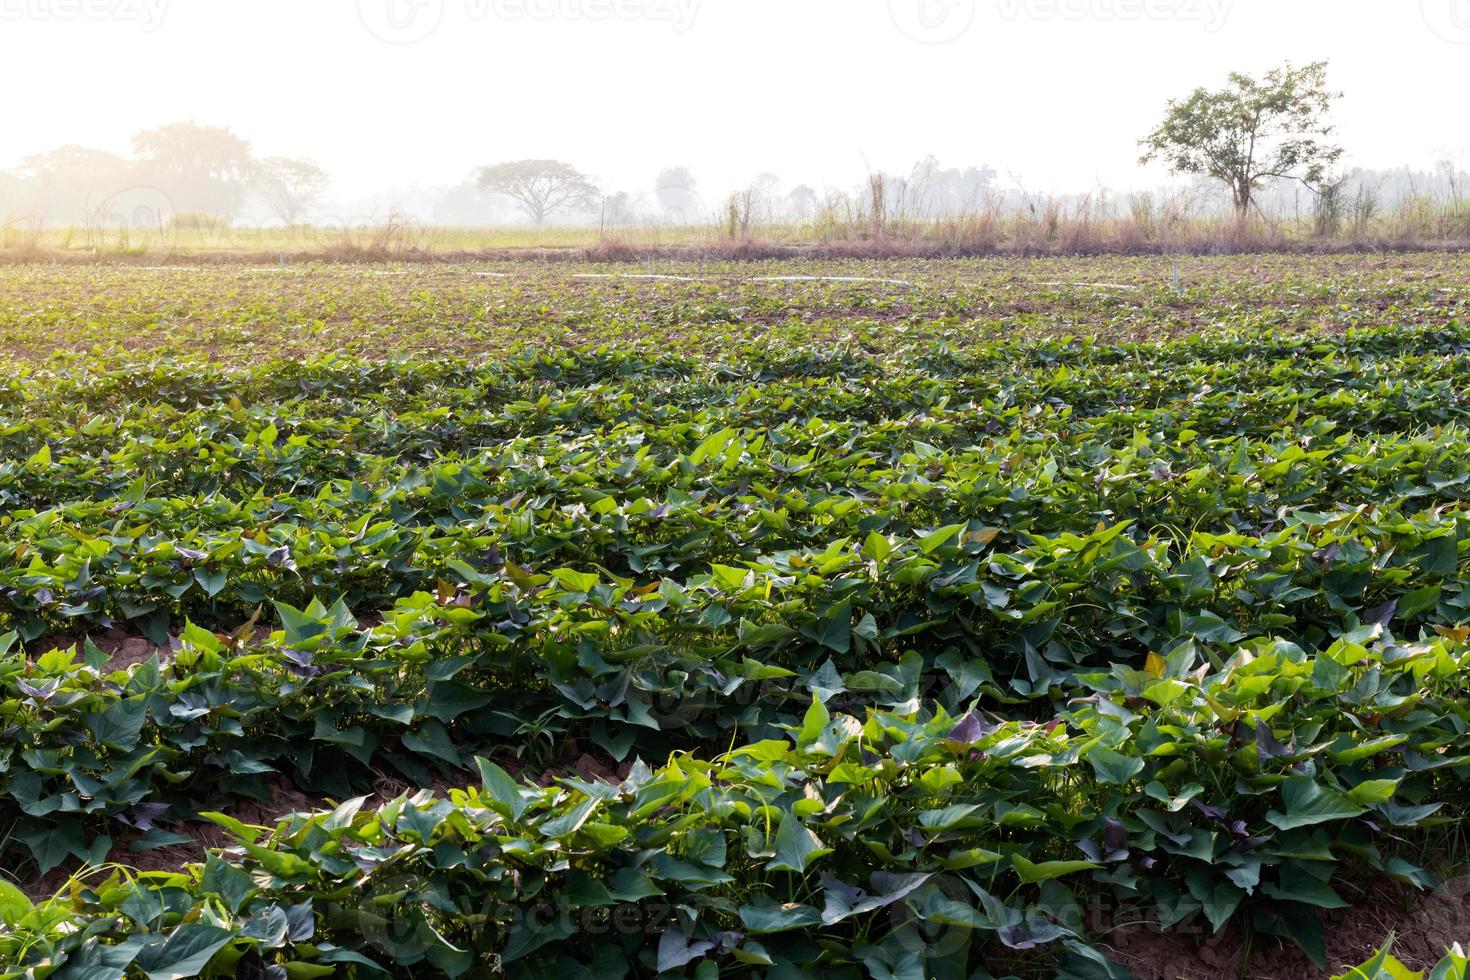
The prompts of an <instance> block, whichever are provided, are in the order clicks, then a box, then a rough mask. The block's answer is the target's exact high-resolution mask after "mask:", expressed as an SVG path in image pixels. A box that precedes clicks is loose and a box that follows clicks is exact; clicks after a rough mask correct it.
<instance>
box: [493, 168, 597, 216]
mask: <svg viewBox="0 0 1470 980" xmlns="http://www.w3.org/2000/svg"><path fill="white" fill-rule="evenodd" d="M475 182H476V184H477V186H478V187H479V188H480V190H482V191H484V192H486V193H490V194H504V195H505V196H506V197H509V198H510V199H511V200H513V201H515V202H516V203H517V204H518V205H519V206H520V208H521V210H522V211H524V212H525V213H526V216H527V217H528V218H530V219H531V221H532V222H534V223H535V224H536V225H538V226H539V225H543V224H545V223H546V219H547V218H549V217H551V216H552V215H555V214H563V213H567V212H575V211H585V210H588V209H591V208H593V207H595V206H596V205H597V203H598V194H597V187H596V186H595V185H594V184H593V183H592V180H591V178H590V177H588V176H587V175H586V174H584V173H582V172H581V171H580V170H578V169H577V168H576V167H574V166H572V165H571V164H569V163H563V162H561V161H560V160H512V161H509V162H507V163H497V164H494V165H491V166H488V167H481V168H480V170H479V172H478V175H477V177H476V181H475Z"/></svg>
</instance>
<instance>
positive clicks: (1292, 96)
mask: <svg viewBox="0 0 1470 980" xmlns="http://www.w3.org/2000/svg"><path fill="white" fill-rule="evenodd" d="M1339 98H1341V93H1340V92H1332V91H1329V90H1328V88H1327V62H1325V61H1316V62H1313V63H1311V64H1309V65H1305V66H1303V67H1301V68H1293V67H1292V66H1291V64H1290V63H1289V62H1288V63H1287V64H1286V65H1285V66H1284V67H1281V68H1276V69H1273V70H1271V71H1269V72H1267V73H1266V75H1265V77H1264V78H1261V79H1256V78H1253V77H1251V76H1249V75H1244V74H1241V73H1239V72H1232V73H1231V74H1230V77H1229V84H1228V85H1227V86H1226V87H1224V88H1221V89H1216V90H1210V89H1207V88H1203V87H1201V88H1198V89H1195V91H1194V92H1193V93H1192V94H1191V95H1190V96H1189V97H1188V98H1186V99H1184V100H1182V101H1178V100H1171V101H1170V102H1169V103H1168V108H1167V111H1166V112H1165V115H1164V121H1163V122H1162V123H1160V125H1159V127H1158V128H1157V129H1155V130H1154V131H1153V132H1152V133H1150V134H1149V135H1148V136H1146V137H1144V138H1143V139H1142V140H1141V141H1140V145H1141V146H1142V147H1143V148H1144V154H1143V156H1142V158H1141V160H1140V162H1141V163H1145V164H1147V163H1152V162H1153V161H1155V160H1159V161H1162V162H1163V163H1164V164H1166V165H1167V166H1168V167H1169V169H1170V170H1171V171H1172V172H1174V173H1179V174H1199V175H1204V176H1208V177H1213V178H1215V179H1216V180H1219V181H1222V182H1223V183H1225V184H1226V185H1227V186H1228V187H1229V188H1230V195H1231V199H1232V201H1233V203H1234V205H1235V213H1236V214H1237V215H1238V216H1240V217H1242V218H1243V217H1244V216H1245V214H1246V213H1247V212H1248V211H1249V210H1250V208H1251V205H1252V204H1253V203H1255V192H1256V188H1257V187H1258V186H1260V185H1261V183H1263V182H1264V181H1267V180H1271V179H1290V180H1299V181H1301V182H1302V183H1303V184H1305V185H1306V186H1307V187H1308V188H1310V189H1313V190H1315V189H1316V188H1317V187H1318V186H1320V185H1321V184H1322V182H1323V181H1324V179H1325V178H1326V177H1327V174H1328V172H1329V171H1330V170H1331V168H1332V166H1333V165H1334V164H1335V163H1336V162H1337V161H1338V159H1339V158H1340V157H1341V156H1342V152H1343V151H1342V148H1341V147H1339V146H1335V145H1333V144H1331V143H1330V142H1328V137H1330V136H1331V135H1332V133H1333V127H1332V126H1331V125H1330V124H1329V123H1328V122H1327V119H1326V117H1327V113H1328V112H1329V110H1330V109H1331V108H1332V103H1333V102H1334V101H1336V100H1337V99H1339Z"/></svg>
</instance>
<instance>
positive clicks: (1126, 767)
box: [1087, 745, 1143, 786]
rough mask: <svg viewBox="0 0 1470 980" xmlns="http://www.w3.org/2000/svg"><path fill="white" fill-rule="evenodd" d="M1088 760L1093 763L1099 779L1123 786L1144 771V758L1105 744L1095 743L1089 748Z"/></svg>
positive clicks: (1102, 781) (1106, 782) (1093, 768)
mask: <svg viewBox="0 0 1470 980" xmlns="http://www.w3.org/2000/svg"><path fill="white" fill-rule="evenodd" d="M1087 761H1088V762H1090V763H1092V770H1093V772H1095V773H1097V778H1098V781H1099V782H1101V783H1104V784H1107V785H1112V786H1122V785H1123V784H1125V783H1127V782H1129V781H1130V780H1132V779H1133V777H1134V776H1137V775H1138V774H1139V773H1141V772H1143V760H1142V759H1140V758H1138V757H1136V756H1127V755H1122V754H1121V753H1118V752H1114V751H1113V750H1112V749H1110V748H1107V747H1106V746H1103V745H1094V746H1093V747H1092V748H1090V749H1088V750H1087Z"/></svg>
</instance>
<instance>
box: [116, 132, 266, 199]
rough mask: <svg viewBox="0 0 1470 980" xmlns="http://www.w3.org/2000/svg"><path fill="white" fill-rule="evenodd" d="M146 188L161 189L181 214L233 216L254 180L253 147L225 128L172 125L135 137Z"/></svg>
mask: <svg viewBox="0 0 1470 980" xmlns="http://www.w3.org/2000/svg"><path fill="white" fill-rule="evenodd" d="M133 151H134V152H135V153H136V154H137V155H138V159H139V167H140V169H141V172H142V174H143V176H144V180H143V181H142V182H143V183H147V184H151V185H153V186H156V187H158V188H159V189H161V190H162V191H163V192H164V193H166V194H167V195H168V196H169V198H170V199H171V200H172V201H173V202H174V205H175V206H176V207H177V208H178V210H179V211H199V212H204V213H206V214H210V215H223V216H229V215H233V214H234V213H235V212H237V211H238V210H239V209H240V205H241V204H243V203H244V201H245V194H246V192H247V191H248V190H249V188H250V182H251V180H252V178H253V177H254V176H255V167H254V162H253V160H252V159H251V156H250V144H249V143H247V142H245V141H244V140H243V139H241V138H240V137H238V136H236V135H235V134H234V133H232V132H230V131H229V130H228V129H225V128H224V127H223V126H200V125H198V124H197V123H192V122H187V123H172V124H170V125H167V126H160V127H158V128H157V129H145V130H143V131H142V132H140V133H137V134H135V135H134V136H133Z"/></svg>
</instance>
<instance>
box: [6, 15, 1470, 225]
mask: <svg viewBox="0 0 1470 980" xmlns="http://www.w3.org/2000/svg"><path fill="white" fill-rule="evenodd" d="M390 15H393V16H394V18H395V19H392V20H390ZM395 25H397V26H396V27H395ZM374 30H376V31H377V32H378V33H379V34H386V35H389V36H391V37H393V38H395V39H396V40H397V41H399V42H402V43H390V42H388V41H384V40H382V39H381V38H380V37H379V36H376V35H375V33H374ZM419 35H423V36H422V37H419ZM415 38H417V40H415ZM1288 58H1290V59H1292V60H1294V61H1296V62H1298V63H1301V62H1306V61H1310V60H1313V59H1318V58H1328V59H1330V61H1331V63H1332V70H1331V76H1330V77H1331V81H1332V83H1333V85H1334V86H1335V87H1337V88H1340V89H1342V90H1343V91H1344V92H1345V93H1346V98H1345V99H1344V100H1343V101H1342V103H1341V105H1340V107H1339V109H1338V112H1337V116H1336V118H1337V120H1338V123H1339V125H1340V137H1341V140H1342V142H1343V144H1344V145H1345V146H1346V147H1347V148H1348V153H1349V160H1350V161H1351V163H1353V164H1356V165H1363V166H1385V167H1386V166H1395V165H1399V164H1405V163H1407V164H1413V165H1418V166H1428V165H1429V164H1431V163H1432V162H1433V161H1434V160H1436V159H1438V158H1440V157H1442V156H1445V155H1450V156H1454V157H1456V158H1457V159H1458V158H1462V157H1463V156H1464V155H1465V149H1466V147H1467V146H1470V114H1467V113H1466V112H1465V110H1464V105H1465V97H1466V94H1467V93H1470V0H0V64H3V65H4V67H5V74H6V77H7V81H8V85H7V89H8V97H7V98H6V100H5V103H4V114H3V117H0V118H3V125H0V167H4V166H10V165H12V164H13V163H14V162H15V161H16V160H18V159H19V158H20V157H21V156H23V155H25V154H27V153H30V152H34V151H37V150H41V149H45V148H49V147H51V146H55V145H59V144H62V143H73V142H76V143H87V144H91V145H97V146H101V147H104V148H109V149H114V150H117V151H120V152H122V151H126V150H127V148H128V136H129V135H130V134H131V133H132V132H134V131H136V130H138V129H140V128H143V127H146V126H154V125H158V124H161V123H164V122H171V121H177V120H184V119H194V120H195V121H198V122H203V123H215V124H222V125H227V126H230V127H231V128H233V129H234V130H235V131H236V132H237V133H239V134H240V135H242V136H244V137H246V138H247V139H249V140H250V141H251V142H252V143H253V145H254V147H255V149H256V151H257V152H258V153H260V154H261V155H273V154H284V155H299V156H309V157H313V158H315V159H316V160H317V162H319V163H320V164H322V165H323V166H324V167H326V168H327V169H328V170H330V171H331V172H332V173H333V175H334V177H335V178H336V186H335V193H336V194H338V195H350V194H364V195H365V194H369V193H372V192H374V191H379V190H383V189H386V188H389V187H403V186H408V185H413V184H425V185H431V184H446V183H454V182H457V181H459V180H461V179H463V178H464V177H465V176H466V175H467V174H468V172H469V171H470V169H471V168H472V167H473V166H475V165H477V164H481V163H488V162H494V161H498V160H504V159H515V158H519V157H526V156H537V157H557V158H563V159H566V160H569V161H571V162H573V163H575V164H577V165H579V166H580V167H582V168H583V169H584V170H587V171H588V172H590V173H592V174H594V175H596V176H597V177H598V178H599V179H600V180H601V181H602V182H603V183H604V185H605V186H606V187H607V188H608V189H619V188H625V189H640V188H641V189H646V188H648V187H650V186H651V185H652V178H653V175H654V173H656V171H657V170H658V169H659V168H660V167H662V166H665V165H669V164H676V163H682V164H687V165H688V166H690V167H691V168H693V170H694V172H695V175H696V177H697V178H698V179H699V181H700V185H701V190H702V191H704V193H705V195H706V196H707V197H719V196H721V195H722V194H723V193H724V192H725V191H726V190H728V189H730V188H731V187H733V186H735V185H737V184H743V183H745V182H746V181H748V180H749V179H750V178H751V177H752V176H754V175H755V174H757V173H759V172H762V171H773V172H775V173H777V174H779V175H780V176H781V177H782V178H783V179H784V181H785V183H786V185H787V186H791V185H793V184H796V183H803V182H804V183H810V184H813V185H815V186H817V187H819V188H821V187H823V186H829V185H831V186H844V187H846V186H850V185H852V184H855V183H857V182H858V181H860V180H861V179H862V178H863V175H864V174H865V173H867V172H868V171H869V170H870V169H878V168H883V169H888V170H892V171H898V172H902V171H907V169H908V168H909V166H910V165H911V164H912V163H913V162H914V161H915V160H916V159H917V158H919V157H920V156H922V155H924V154H926V153H934V154H936V155H937V156H938V157H939V159H940V161H941V163H942V164H944V165H945V166H963V165H968V164H989V165H991V166H993V167H994V168H995V169H996V170H997V171H999V172H1000V174H1001V176H1002V178H1003V179H1004V178H1005V177H1006V176H1007V175H1008V174H1012V173H1014V174H1016V175H1019V176H1020V177H1021V178H1022V179H1023V181H1024V183H1025V186H1026V187H1027V189H1028V190H1032V191H1049V192H1067V191H1076V190H1085V189H1087V188H1088V187H1090V186H1092V185H1094V184H1096V183H1099V182H1100V183H1103V184H1105V185H1108V186H1110V187H1113V188H1116V189H1120V190H1122V189H1127V188H1129V187H1141V186H1151V185H1154V184H1157V183H1160V182H1162V181H1163V179H1164V177H1163V175H1162V174H1161V173H1159V172H1146V171H1140V169H1139V168H1138V167H1137V164H1136V158H1137V155H1138V150H1137V145H1136V144H1137V140H1138V137H1140V136H1141V135H1143V134H1144V133H1145V132H1146V131H1147V130H1148V129H1149V128H1150V127H1151V126H1152V124H1154V123H1155V122H1156V121H1157V120H1158V118H1159V115H1160V113H1161V110H1162V106H1163V102H1164V100H1165V99H1166V98H1167V97H1170V96H1179V95H1183V94H1186V93H1187V92H1188V91H1189V90H1190V89H1192V88H1193V87H1195V86H1196V85H1200V84H1214V83H1218V82H1220V81H1222V80H1223V77H1224V75H1225V73H1226V72H1227V71H1230V70H1232V69H1239V70H1244V71H1250V72H1257V71H1261V70H1264V69H1265V68H1268V67H1271V66H1273V65H1275V64H1277V63H1279V62H1281V61H1284V60H1286V59H1288Z"/></svg>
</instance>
